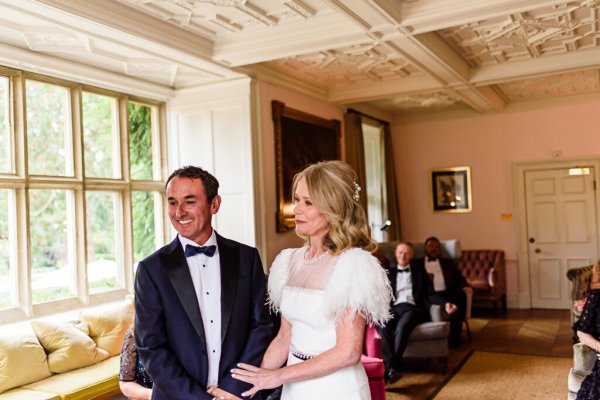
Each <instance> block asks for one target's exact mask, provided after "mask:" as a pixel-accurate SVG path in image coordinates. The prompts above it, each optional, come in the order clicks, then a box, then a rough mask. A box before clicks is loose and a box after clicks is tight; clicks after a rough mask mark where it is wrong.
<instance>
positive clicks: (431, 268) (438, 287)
mask: <svg viewBox="0 0 600 400" xmlns="http://www.w3.org/2000/svg"><path fill="white" fill-rule="evenodd" d="M425 269H426V270H427V273H428V274H432V275H433V290H435V291H436V292H443V291H444V290H446V281H445V280H444V273H443V272H442V266H441V265H440V259H439V258H436V260H435V261H428V260H427V257H425Z"/></svg>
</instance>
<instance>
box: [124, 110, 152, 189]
mask: <svg viewBox="0 0 600 400" xmlns="http://www.w3.org/2000/svg"><path fill="white" fill-rule="evenodd" d="M129 157H130V160H129V163H130V165H131V168H130V173H131V179H135V180H151V179H152V110H151V108H150V107H148V106H145V105H142V104H138V103H129Z"/></svg>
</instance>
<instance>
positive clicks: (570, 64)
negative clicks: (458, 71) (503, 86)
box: [470, 49, 600, 85]
mask: <svg viewBox="0 0 600 400" xmlns="http://www.w3.org/2000/svg"><path fill="white" fill-rule="evenodd" d="M590 68H600V49H591V50H579V51H577V52H568V53H563V54H558V55H554V56H545V57H543V58H535V59H531V60H523V61H513V62H506V63H502V64H495V65H486V66H482V67H480V68H477V69H475V70H474V71H473V74H472V77H471V80H470V82H471V83H472V84H474V85H489V84H493V83H502V82H507V81H512V80H522V79H528V78H534V77H538V76H545V75H553V74H561V73H567V72H573V71H578V70H582V69H590Z"/></svg>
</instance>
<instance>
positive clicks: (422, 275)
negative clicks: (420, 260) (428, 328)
mask: <svg viewBox="0 0 600 400" xmlns="http://www.w3.org/2000/svg"><path fill="white" fill-rule="evenodd" d="M413 261H414V260H411V261H410V279H411V281H412V292H413V298H414V299H415V305H416V306H417V307H419V308H421V309H422V310H424V311H425V312H426V313H427V314H429V309H430V307H431V306H432V305H433V304H438V305H440V306H442V307H443V306H444V304H446V302H445V301H444V299H443V298H442V297H441V296H440V295H438V294H436V293H435V291H434V290H433V284H432V283H431V279H430V278H429V275H428V274H427V271H426V270H425V267H423V266H422V265H418V264H415V263H414V262H413ZM397 268H398V265H397V264H394V266H393V267H392V268H390V269H389V270H388V278H389V280H390V284H391V285H392V291H393V293H394V297H395V296H396V277H397V275H398V269H397ZM393 302H394V300H392V306H393Z"/></svg>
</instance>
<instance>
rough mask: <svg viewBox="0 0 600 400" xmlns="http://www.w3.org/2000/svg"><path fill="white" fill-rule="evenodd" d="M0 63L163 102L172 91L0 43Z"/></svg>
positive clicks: (171, 94)
mask: <svg viewBox="0 0 600 400" xmlns="http://www.w3.org/2000/svg"><path fill="white" fill-rule="evenodd" d="M15 60H18V61H15ZM0 64H2V65H6V66H9V67H12V68H17V69H22V70H25V71H30V72H36V73H40V74H46V75H50V76H55V77H58V78H63V79H68V80H71V81H74V82H79V83H82V84H86V85H91V86H98V87H103V88H107V89H113V90H117V91H120V92H124V93H128V94H132V95H136V96H142V97H147V98H151V99H154V100H159V101H164V100H166V99H168V98H170V97H172V96H173V95H174V93H175V91H174V90H173V89H171V88H169V87H166V86H162V85H157V84H155V83H151V82H148V81H142V80H139V79H136V78H133V77H131V76H126V75H122V74H117V73H113V72H108V71H106V70H102V69H98V68H94V67H90V66H87V65H83V64H78V63H74V62H70V61H67V60H65V59H61V58H57V57H52V56H49V55H47V54H40V53H37V52H33V51H30V50H25V49H21V48H19V47H14V46H11V45H7V44H3V43H0Z"/></svg>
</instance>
